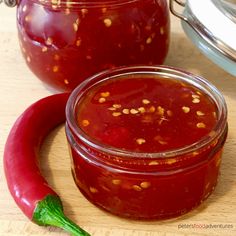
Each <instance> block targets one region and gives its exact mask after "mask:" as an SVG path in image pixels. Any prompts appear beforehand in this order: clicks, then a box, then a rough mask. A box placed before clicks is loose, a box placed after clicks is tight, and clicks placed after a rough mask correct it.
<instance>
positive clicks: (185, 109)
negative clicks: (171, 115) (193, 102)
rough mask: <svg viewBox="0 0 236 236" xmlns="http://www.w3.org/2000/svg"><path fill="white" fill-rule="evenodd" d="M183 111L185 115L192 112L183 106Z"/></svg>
mask: <svg viewBox="0 0 236 236" xmlns="http://www.w3.org/2000/svg"><path fill="white" fill-rule="evenodd" d="M182 110H183V112H184V113H189V112H190V108H189V107H185V106H183V107H182Z"/></svg>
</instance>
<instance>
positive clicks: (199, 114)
mask: <svg viewBox="0 0 236 236" xmlns="http://www.w3.org/2000/svg"><path fill="white" fill-rule="evenodd" d="M196 113H197V115H198V116H204V115H205V114H204V113H203V112H202V111H196Z"/></svg>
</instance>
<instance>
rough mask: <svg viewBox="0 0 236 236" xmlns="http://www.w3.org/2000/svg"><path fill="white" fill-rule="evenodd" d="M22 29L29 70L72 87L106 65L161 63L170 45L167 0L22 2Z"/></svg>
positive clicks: (62, 86) (19, 13) (19, 17)
mask: <svg viewBox="0 0 236 236" xmlns="http://www.w3.org/2000/svg"><path fill="white" fill-rule="evenodd" d="M17 27H18V33H19V40H20V46H21V49H22V53H23V55H24V58H25V60H26V63H27V65H28V66H29V68H30V69H31V70H32V71H33V73H34V74H35V75H36V76H37V77H38V78H39V79H41V80H42V81H43V82H45V83H46V84H48V85H50V86H52V87H54V88H56V89H58V90H66V91H71V90H72V89H73V88H75V87H76V86H77V85H78V84H79V83H80V82H82V81H83V80H84V79H85V78H87V77H89V76H92V75H93V74H94V73H98V72H99V71H102V70H104V69H109V68H113V67H116V66H121V65H130V64H160V63H162V62H163V60H164V58H165V57H166V54H167V50H168V45H169V11H168V6H167V2H166V0H145V1H144V0H106V1H100V0H99V1H98V0H91V1H87V0H80V1H79V0H75V1H71V0H69V1H61V0H21V1H19V4H18V7H17Z"/></svg>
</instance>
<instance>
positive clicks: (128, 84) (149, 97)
mask: <svg viewBox="0 0 236 236" xmlns="http://www.w3.org/2000/svg"><path fill="white" fill-rule="evenodd" d="M216 119H217V118H216V106H215V104H214V103H213V102H212V100H210V99H209V97H207V96H205V95H204V94H202V93H201V92H200V91H198V90H196V88H194V87H192V86H190V85H187V84H183V83H182V82H181V83H180V82H177V81H170V80H169V81H167V80H165V79H158V80H157V79H152V78H150V79H149V78H147V79H122V80H119V81H115V82H109V81H107V82H106V83H103V84H102V85H101V86H97V87H95V88H93V90H91V91H90V92H89V93H88V94H87V96H86V97H85V98H84V100H83V102H82V103H81V105H80V107H79V113H78V124H79V126H80V127H81V128H82V129H83V131H84V132H85V133H86V134H87V135H88V136H89V137H91V138H93V139H95V140H98V141H99V142H101V143H103V144H107V145H111V146H113V147H115V148H121V149H123V150H128V151H133V152H149V153H150V152H161V151H167V150H171V149H176V148H182V147H184V146H187V145H190V144H192V143H194V142H197V141H199V140H200V139H201V138H202V137H204V136H205V135H207V134H209V133H210V132H211V130H212V129H213V127H214V125H215V124H216Z"/></svg>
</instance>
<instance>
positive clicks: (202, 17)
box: [170, 0, 236, 76]
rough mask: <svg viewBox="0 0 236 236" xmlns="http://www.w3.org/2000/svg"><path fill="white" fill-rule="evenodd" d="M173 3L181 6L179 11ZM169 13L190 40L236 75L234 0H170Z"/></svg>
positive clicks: (235, 15)
mask: <svg viewBox="0 0 236 236" xmlns="http://www.w3.org/2000/svg"><path fill="white" fill-rule="evenodd" d="M174 3H177V4H178V5H181V6H182V7H183V12H182V13H178V12H177V11H176V10H175V9H174V8H175V7H174ZM170 10H171V12H172V13H173V14H174V15H175V16H177V17H179V18H180V19H181V20H182V27H183V29H184V31H185V33H186V34H187V36H188V37H189V38H190V39H191V40H192V41H193V43H194V44H195V45H196V46H197V47H198V48H199V49H200V50H201V51H202V52H203V53H204V54H205V55H206V56H207V57H209V58H210V59H211V60H212V61H213V62H215V63H216V64H217V65H219V66H220V67H222V68H223V69H225V70H226V71H228V72H229V73H231V74H233V75H235V76H236V0H187V1H185V2H183V1H181V0H170Z"/></svg>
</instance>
